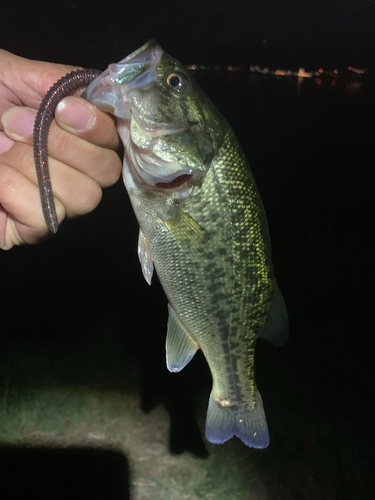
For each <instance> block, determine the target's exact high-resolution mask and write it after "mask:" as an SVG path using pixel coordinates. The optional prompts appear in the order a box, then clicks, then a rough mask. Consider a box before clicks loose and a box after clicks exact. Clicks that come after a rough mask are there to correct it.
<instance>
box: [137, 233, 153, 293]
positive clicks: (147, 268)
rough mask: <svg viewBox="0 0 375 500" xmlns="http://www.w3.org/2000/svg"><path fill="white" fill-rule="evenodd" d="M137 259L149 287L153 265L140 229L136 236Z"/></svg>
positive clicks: (148, 248)
mask: <svg viewBox="0 0 375 500" xmlns="http://www.w3.org/2000/svg"><path fill="white" fill-rule="evenodd" d="M138 257H139V262H140V263H141V268H142V273H143V276H144V278H145V280H146V281H147V283H148V284H149V285H151V279H152V275H153V273H154V263H153V261H152V257H151V248H150V245H149V244H148V241H147V240H146V237H145V235H144V234H143V231H142V229H141V228H139V236H138Z"/></svg>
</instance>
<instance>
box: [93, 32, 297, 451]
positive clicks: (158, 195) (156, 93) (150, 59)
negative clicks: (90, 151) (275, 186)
mask: <svg viewBox="0 0 375 500" xmlns="http://www.w3.org/2000/svg"><path fill="white" fill-rule="evenodd" d="M83 97H85V98H86V99H87V100H88V101H90V102H91V103H92V104H93V105H95V106H96V107H97V108H99V109H100V110H102V111H105V112H108V113H111V114H113V115H114V116H115V117H116V119H117V130H118V133H119V136H120V138H121V140H122V142H123V145H124V162H123V179H124V183H125V187H126V190H127V192H128V195H129V198H130V201H131V204H132V207H133V209H134V212H135V215H136V218H137V220H138V223H139V237H138V256H139V261H140V264H141V269H142V273H143V276H144V278H145V280H146V282H147V283H148V284H149V285H150V284H151V280H152V276H153V273H154V271H156V273H157V275H158V277H159V280H160V282H161V285H162V287H163V289H164V292H165V294H166V296H167V299H168V310H169V317H168V323H167V335H166V363H167V368H168V369H169V370H170V371H171V372H179V371H181V370H182V369H183V368H184V367H185V366H186V365H187V364H188V363H189V362H190V361H191V359H192V358H193V357H194V355H195V353H196V352H197V350H198V349H201V350H202V352H203V355H204V357H205V359H206V361H207V363H208V365H209V368H210V371H211V375H212V390H211V394H210V396H209V403H208V410H207V417H206V426H205V432H206V438H207V440H208V441H209V442H211V443H215V444H222V443H224V442H226V441H227V440H228V439H230V438H232V437H233V436H236V437H238V438H239V439H241V440H242V442H243V443H244V444H245V445H247V446H249V447H252V448H266V447H267V446H268V445H269V441H270V438H269V430H268V425H267V421H266V416H265V411H264V407H263V402H262V397H261V395H260V393H259V390H258V388H257V385H256V381H255V365H254V356H255V347H256V342H257V339H258V338H263V339H264V340H266V341H268V342H270V343H271V344H273V345H275V346H280V345H283V344H284V343H285V342H286V340H287V339H288V313H287V310H286V305H285V302H284V300H283V297H282V294H281V292H280V290H279V288H278V286H277V282H276V279H275V276H274V271H273V265H272V257H271V245H270V238H269V232H268V225H267V219H266V215H265V211H264V207H263V204H262V201H261V198H260V194H259V191H258V189H257V186H256V183H255V180H254V177H253V174H252V172H251V169H250V166H249V164H248V162H247V160H246V157H245V155H244V152H243V150H242V148H241V146H240V144H239V142H238V140H237V138H236V136H235V134H234V132H233V130H232V128H231V127H230V125H229V124H228V123H227V121H226V120H225V119H224V117H223V116H222V115H221V113H220V112H219V111H218V109H217V108H216V107H215V105H214V104H213V103H212V102H211V100H210V99H209V98H208V97H207V96H206V94H205V93H204V92H203V90H202V89H201V87H200V86H199V85H198V83H197V82H196V81H195V80H194V78H193V76H192V75H191V73H190V72H189V70H188V69H187V68H186V67H185V66H184V65H183V64H182V63H181V62H179V61H178V60H177V59H175V58H173V57H171V56H170V55H168V54H167V53H166V52H164V51H163V49H162V48H161V47H160V45H159V44H158V43H157V42H156V41H155V40H150V41H149V42H147V43H146V44H145V45H143V46H142V47H141V48H139V49H138V50H136V51H135V52H133V53H132V54H130V55H128V56H127V57H125V58H124V59H122V60H121V61H119V62H118V63H114V64H110V65H109V67H108V68H107V70H105V71H104V72H103V73H102V74H100V75H99V76H97V77H96V78H95V79H93V81H92V82H91V83H90V84H89V85H88V87H87V89H86V91H85V93H84V94H83Z"/></svg>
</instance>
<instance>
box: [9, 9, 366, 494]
mask: <svg viewBox="0 0 375 500" xmlns="http://www.w3.org/2000/svg"><path fill="white" fill-rule="evenodd" d="M374 16H375V7H374V3H373V2H368V1H351V0H345V1H333V0H330V1H323V0H319V1H315V2H314V1H307V0H300V1H291V0H287V1H283V2H279V1H276V0H267V1H262V2H260V1H257V2H253V1H247V2H245V1H231V2H224V1H220V0H216V1H215V2H198V1H190V2H180V1H174V2H166V3H162V4H159V3H156V2H145V1H144V2H139V3H135V2H122V3H118V2H112V1H107V2H105V4H103V3H101V4H100V5H97V6H96V5H95V4H94V3H93V2H90V3H89V2H78V1H77V2H72V1H70V0H66V1H60V2H58V3H54V4H53V5H52V3H51V2H46V1H39V2H33V3H31V2H26V1H24V2H13V3H10V2H2V4H1V5H0V46H1V47H2V48H4V49H6V50H9V51H11V52H14V53H16V54H18V55H21V56H24V57H29V58H34V59H40V60H48V61H53V62H59V63H68V64H76V65H80V66H86V67H95V68H99V69H105V67H106V66H107V65H108V63H110V62H114V61H117V60H119V59H121V58H123V57H124V56H125V55H127V54H129V53H130V52H131V51H133V50H135V49H136V48H138V47H139V46H141V45H142V44H143V43H145V42H146V41H147V40H148V39H150V38H156V39H157V40H158V41H159V42H160V43H161V45H162V46H163V48H164V49H165V50H166V51H167V52H169V53H170V54H171V55H173V56H175V57H177V58H178V59H180V60H182V61H183V62H185V63H199V64H201V63H202V64H233V65H241V66H243V67H247V66H248V65H249V64H260V65H263V66H265V65H267V66H270V67H271V68H276V67H280V66H281V67H286V68H291V69H297V68H298V67H300V66H302V67H305V68H307V69H317V68H318V67H323V68H327V69H333V68H338V69H339V70H340V73H341V78H340V79H339V81H338V83H337V85H336V86H335V87H333V86H332V85H331V82H330V81H329V80H323V82H322V84H321V85H318V84H317V82H316V81H313V80H309V81H305V82H303V84H302V86H301V87H300V90H299V91H297V85H296V80H293V81H291V80H288V81H286V80H277V79H275V78H272V77H261V76H259V75H255V76H252V77H250V75H249V74H247V73H246V74H240V75H233V74H227V73H225V74H224V73H223V74H220V75H219V76H218V75H217V74H213V73H210V72H207V73H201V74H199V75H197V78H198V79H199V81H200V82H201V84H202V86H203V87H204V89H205V90H206V92H207V93H208V94H209V95H210V97H211V98H212V100H213V101H214V103H215V104H216V105H217V107H218V108H219V109H220V111H221V112H222V113H223V114H224V116H225V117H226V118H227V119H228V121H229V122H230V123H231V124H232V126H233V128H234V130H235V132H236V134H237V136H238V138H239V139H240V142H241V144H242V146H243V148H244V150H245V152H246V154H247V157H248V159H249V162H250V165H251V168H252V170H253V172H254V175H255V178H256V180H257V183H258V187H259V190H260V192H261V194H262V198H263V202H264V205H265V208H266V212H267V216H268V220H269V225H270V233H271V239H272V245H273V255H274V264H275V270H276V276H277V278H278V282H279V285H280V288H281V290H282V292H283V294H284V297H285V300H286V303H287V306H288V310H289V314H290V337H291V338H290V340H289V342H288V344H287V345H286V346H285V347H283V348H282V349H279V350H276V349H273V348H272V347H271V346H268V345H266V344H264V343H263V342H259V347H258V352H257V357H258V365H257V366H258V369H257V370H258V377H257V378H258V383H259V386H260V388H261V393H262V395H263V397H264V400H265V406H266V412H267V417H268V421H269V425H270V429H271V440H273V442H274V446H273V447H272V446H271V448H270V455H268V458H267V460H266V459H264V458H262V457H264V455H260V456H259V457H260V458H259V468H260V470H261V473H262V474H263V475H264V476H265V477H267V475H269V476H270V483H272V484H273V486H272V485H270V498H272V499H273V498H275V499H276V498H279V496H278V495H280V491H285V492H286V491H288V492H289V493H288V495H289V497H290V491H292V493H293V488H296V491H297V493H296V491H294V494H295V495H296V498H297V497H298V498H306V499H307V498H309V499H310V498H313V497H312V494H311V492H310V493H309V489H308V488H309V478H310V477H313V478H314V480H316V481H317V482H318V484H319V482H321V484H322V491H323V490H324V486H323V485H325V484H326V482H327V477H328V475H330V474H331V475H332V474H333V476H334V479H333V480H332V481H333V483H332V485H333V486H332V489H330V495H331V496H327V495H326V496H325V498H335V499H336V498H337V499H341V498H348V499H349V498H361V499H362V498H363V499H368V498H371V497H373V496H374V495H375V490H374V482H373V479H372V472H371V471H372V467H373V462H372V460H373V446H374V430H373V419H374V404H373V399H374V389H375V384H374V368H373V366H374V362H373V355H374V354H373V353H374V326H375V324H374V323H375V322H374V316H373V308H374V298H375V297H374V286H373V284H374V258H373V256H374V243H375V240H374V222H375V220H374V213H375V212H374V166H373V165H374V161H373V158H374V155H373V144H374V132H375V126H374V111H375V100H374V99H375V94H374V86H373V83H374V74H373V72H372V70H373V69H374V48H375V29H374V28H375V26H374ZM348 65H352V66H356V67H366V68H369V72H368V74H367V75H365V77H363V78H362V79H357V77H355V76H354V75H350V74H349V73H348V72H346V71H345V68H347V66H348ZM0 67H1V61H0ZM137 234H138V228H137V223H136V221H135V217H134V215H133V213H132V210H131V207H130V203H129V201H128V198H127V195H126V193H125V189H124V187H123V185H122V183H121V181H120V182H119V183H118V184H117V185H116V186H114V187H113V188H110V189H108V190H106V191H105V193H104V197H103V201H102V203H101V204H100V206H99V207H98V208H97V209H96V210H95V211H94V212H93V213H92V214H90V215H88V216H86V217H84V218H82V219H77V220H73V221H68V222H66V223H64V224H63V225H62V227H61V228H60V229H59V232H58V234H57V235H56V236H53V237H52V238H50V239H49V240H48V241H46V242H45V243H43V244H42V245H37V246H34V247H24V248H15V249H13V250H11V251H9V252H1V253H0V269H1V270H0V277H1V278H0V279H1V289H0V300H1V302H0V303H1V311H2V313H1V317H2V320H1V327H0V328H1V331H0V335H1V342H0V345H1V348H2V349H3V352H7V351H9V350H10V349H11V348H12V345H16V344H17V341H18V339H22V338H25V337H27V338H28V339H33V340H35V342H36V343H37V344H38V345H39V344H40V345H41V346H43V345H51V344H53V343H55V342H57V343H60V344H61V343H64V342H65V341H66V342H71V340H72V339H74V338H75V336H79V332H80V330H81V329H82V331H85V332H87V329H88V328H89V327H90V321H94V319H95V318H96V317H97V314H98V311H100V310H106V309H108V308H112V309H113V310H114V311H116V314H118V315H119V316H120V317H121V318H122V321H123V325H124V338H126V340H124V342H123V344H124V345H123V347H124V349H126V351H127V352H128V353H129V352H130V353H131V355H132V356H134V358H135V359H137V362H139V363H140V364H141V365H142V366H143V373H144V378H143V382H142V391H143V397H142V401H143V408H144V410H145V411H148V410H149V409H150V408H152V407H153V405H155V404H157V403H158V402H162V403H163V404H164V405H165V406H166V407H167V408H168V411H169V412H170V415H171V419H172V434H171V443H170V447H171V451H172V452H175V453H180V452H183V451H186V450H190V451H192V452H193V453H195V454H197V455H200V456H204V455H205V453H206V452H205V448H204V441H202V439H201V437H200V434H199V432H198V430H197V428H196V426H195V424H194V419H193V418H192V417H191V415H190V413H189V412H190V408H191V407H193V406H194V390H195V389H196V388H197V386H198V385H199V384H200V383H202V385H203V386H204V387H207V391H208V390H209V389H208V388H209V385H210V380H209V375H208V372H207V369H206V367H205V364H204V361H203V360H202V358H200V357H198V359H197V360H194V361H193V362H192V366H191V367H190V366H189V367H188V368H187V369H186V371H187V374H185V371H184V372H183V373H181V377H180V376H179V378H178V379H176V378H175V379H173V377H172V378H170V377H169V374H168V373H167V372H166V369H165V366H164V359H165V358H164V338H165V325H166V300H165V297H164V295H163V292H162V290H161V288H160V285H159V284H158V282H157V280H156V279H154V283H153V286H152V287H151V288H149V287H148V286H147V285H146V284H145V282H144V280H143V278H142V275H141V272H140V266H139V263H138V260H137V256H136V241H137ZM69 332H70V334H69ZM69 337H70V338H69ZM193 363H195V364H193ZM207 396H208V392H207ZM289 415H290V418H288V416H289ZM173 432H174V433H173ZM311 436H313V438H312V437H311ZM275 443H276V444H275ZM314 457H319V461H317V459H314ZM296 462H299V463H303V464H305V469H303V470H305V471H306V476H304V475H303V473H301V469H297V473H298V475H299V478H298V479H299V482H300V485H301V486H300V488H301V490H298V487H297V486H296V484H294V483H293V481H295V479H294V480H292V479H291V475H292V472H291V471H293V468H292V467H291V466H290V464H292V463H296ZM371 464H372V465H371ZM288 467H289V468H288ZM272 474H273V476H272ZM271 476H272V478H273V479H272V478H271ZM275 477H276V478H277V480H276V481H275ZM330 477H331V476H330ZM288 488H289V489H288ZM298 491H299V496H298ZM277 492H279V493H277ZM304 494H306V496H303V495H304ZM280 498H282V496H281V497H280ZM319 498H321V497H320V496H319ZM322 498H323V496H322Z"/></svg>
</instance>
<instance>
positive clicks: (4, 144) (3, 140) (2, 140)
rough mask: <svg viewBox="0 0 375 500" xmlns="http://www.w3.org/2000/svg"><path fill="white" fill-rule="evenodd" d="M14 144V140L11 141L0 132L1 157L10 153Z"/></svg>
mask: <svg viewBox="0 0 375 500" xmlns="http://www.w3.org/2000/svg"><path fill="white" fill-rule="evenodd" d="M13 144H14V141H12V139H9V137H7V136H6V135H5V134H4V133H3V132H0V155H1V154H2V153H5V151H8V149H10V148H11V147H12V146H13Z"/></svg>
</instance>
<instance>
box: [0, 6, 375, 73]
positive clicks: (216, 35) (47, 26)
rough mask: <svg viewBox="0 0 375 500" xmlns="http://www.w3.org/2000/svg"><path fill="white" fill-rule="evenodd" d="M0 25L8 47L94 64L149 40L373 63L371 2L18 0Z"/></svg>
mask: <svg viewBox="0 0 375 500" xmlns="http://www.w3.org/2000/svg"><path fill="white" fill-rule="evenodd" d="M31 5H32V6H31ZM0 23H1V29H0V46H1V47H2V48H4V49H7V50H10V51H13V52H15V53H17V54H19V55H23V56H26V57H31V58H34V59H43V60H50V61H56V62H65V63H71V64H79V65H82V66H96V67H99V69H103V68H104V67H105V66H107V64H108V62H110V61H114V60H118V59H120V58H123V57H124V56H125V55H126V54H128V53H130V52H131V51H133V50H134V49H135V48H137V47H138V46H140V45H142V44H143V43H145V41H147V40H148V39H150V38H156V39H157V40H158V41H159V43H160V44H161V45H162V46H163V48H164V49H165V50H166V51H167V52H169V53H170V54H173V55H174V56H175V57H177V58H178V59H180V60H182V61H183V62H185V63H194V62H198V63H207V64H213V63H227V64H261V65H270V66H273V67H278V66H286V67H292V68H296V67H298V66H305V67H307V68H309V67H311V69H317V67H320V66H326V67H327V68H330V69H333V68H334V67H339V68H340V67H346V66H348V65H352V66H356V67H369V66H373V65H374V50H375V4H374V2H373V0H283V1H282V2H280V1H279V0H262V1H259V0H258V1H254V0H232V1H230V2H229V1H227V0H215V1H208V2H202V1H201V0H189V1H181V0H174V1H169V0H168V1H163V2H154V1H150V0H143V1H138V2H135V1H122V2H118V1H114V0H108V1H105V2H99V3H96V4H95V3H94V2H92V1H90V2H89V1H87V0H83V1H79V0H78V1H76V2H75V1H72V0H60V1H59V2H55V3H54V4H53V7H52V6H51V3H50V2H49V1H46V0H39V1H37V2H33V3H32V4H31V3H30V2H28V1H20V0H18V1H15V2H2V3H1V6H0Z"/></svg>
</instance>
